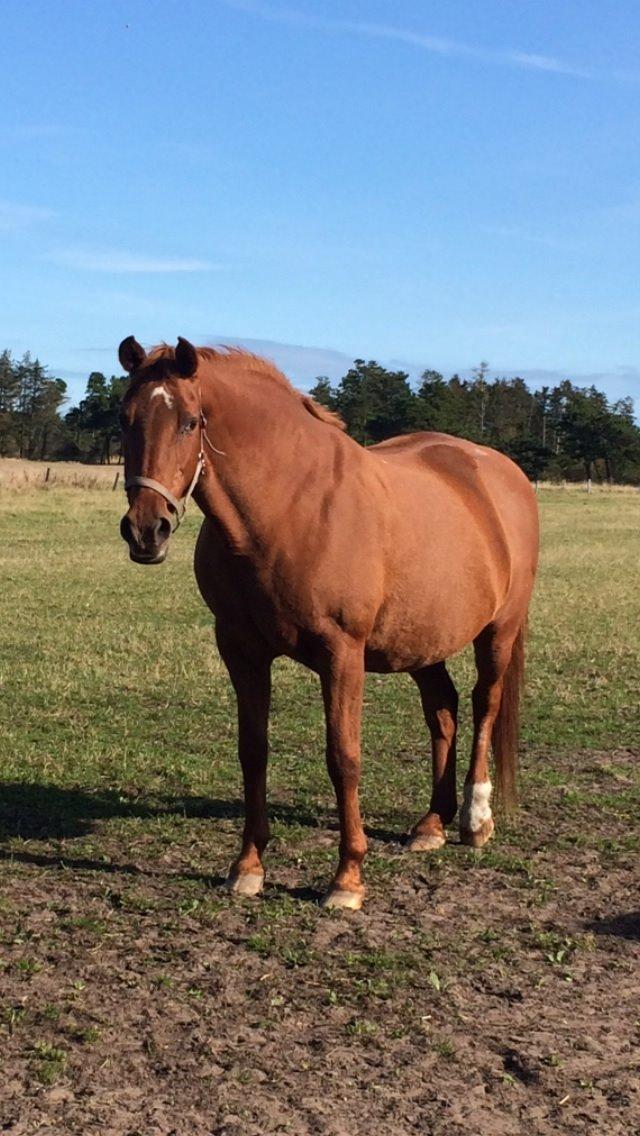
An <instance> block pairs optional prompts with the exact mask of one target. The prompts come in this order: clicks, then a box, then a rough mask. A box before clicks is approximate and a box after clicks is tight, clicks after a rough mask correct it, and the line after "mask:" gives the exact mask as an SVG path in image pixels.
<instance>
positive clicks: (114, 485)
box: [112, 470, 120, 489]
mask: <svg viewBox="0 0 640 1136" xmlns="http://www.w3.org/2000/svg"><path fill="white" fill-rule="evenodd" d="M119 480H120V470H117V471H116V476H115V478H114V481H113V485H112V489H115V488H116V486H117V484H118V481H119Z"/></svg>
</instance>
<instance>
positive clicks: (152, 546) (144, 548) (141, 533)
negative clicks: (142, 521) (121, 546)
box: [120, 513, 172, 564]
mask: <svg viewBox="0 0 640 1136" xmlns="http://www.w3.org/2000/svg"><path fill="white" fill-rule="evenodd" d="M171 532H172V527H171V521H170V520H169V518H168V517H156V519H155V520H153V521H152V522H151V523H150V524H146V525H144V526H143V527H141V528H139V527H138V525H137V524H136V523H135V521H134V520H133V519H132V518H131V516H130V515H129V513H125V515H124V517H123V518H122V520H121V522H120V535H121V537H122V539H123V540H124V541H126V543H127V544H128V545H129V556H130V557H131V559H132V560H133V561H135V563H136V564H162V562H163V560H165V559H166V556H167V551H168V548H169V537H170V536H171Z"/></svg>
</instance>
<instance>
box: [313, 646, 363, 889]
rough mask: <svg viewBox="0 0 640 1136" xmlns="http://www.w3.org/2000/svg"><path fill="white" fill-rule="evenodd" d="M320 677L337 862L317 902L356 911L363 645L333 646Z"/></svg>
mask: <svg viewBox="0 0 640 1136" xmlns="http://www.w3.org/2000/svg"><path fill="white" fill-rule="evenodd" d="M332 646H333V645H332ZM320 677H321V680H322V694H323V698H324V707H325V717H326V725H327V768H328V770H329V776H330V777H331V780H332V782H333V786H334V789H335V791H336V799H337V802H338V813H339V817H340V862H339V864H338V870H337V872H336V874H335V876H334V879H333V882H332V884H331V887H330V888H329V891H328V892H327V894H326V896H325V898H324V901H323V903H324V906H325V907H348V908H351V909H353V910H357V909H358V908H360V907H362V901H363V899H364V886H363V884H362V880H361V876H360V867H361V864H362V861H363V860H364V856H365V852H366V850H367V841H366V837H365V835H364V830H363V827H362V818H361V816H360V802H359V800H358V785H359V782H360V725H361V720H362V699H363V691H364V649H363V646H362V645H361V644H354V643H353V642H352V641H347V642H342V643H340V644H339V645H337V646H336V647H335V650H332V652H331V654H330V655H329V656H328V658H327V660H326V663H325V666H324V667H323V668H322V670H321V674H320Z"/></svg>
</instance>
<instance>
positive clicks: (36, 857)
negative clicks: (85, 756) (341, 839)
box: [0, 781, 401, 885]
mask: <svg viewBox="0 0 640 1136" xmlns="http://www.w3.org/2000/svg"><path fill="white" fill-rule="evenodd" d="M270 815H271V817H272V819H274V820H276V819H277V821H279V822H280V823H283V824H284V825H291V826H302V827H304V828H310V829H320V828H322V829H324V830H325V831H326V830H329V831H336V830H337V828H338V825H337V820H336V818H335V815H330V814H328V813H327V812H326V811H325V810H324V809H319V810H318V811H317V812H316V811H314V810H312V809H311V808H310V807H309V806H308V805H306V804H303V803H293V804H289V803H287V802H283V801H278V800H275V801H274V802H272V805H271V808H270ZM171 816H180V817H184V818H185V819H207V820H208V819H211V820H212V821H215V820H237V821H240V820H241V819H242V818H243V817H244V805H243V803H242V802H241V801H240V800H233V799H229V800H225V799H223V798H218V797H199V796H192V795H188V794H177V795H170V794H163V795H161V796H157V795H155V796H154V798H153V800H150V799H148V798H146V797H142V796H140V797H135V796H133V795H126V794H123V793H118V792H117V791H115V790H111V789H100V790H96V791H95V792H90V791H88V790H84V789H66V788H62V787H61V786H59V785H47V784H37V783H35V784H34V783H26V782H20V781H13V782H6V783H4V784H1V783H0V841H10V840H12V839H16V838H18V839H20V840H30V841H33V840H39V841H43V842H47V841H52V840H73V839H77V838H80V837H83V836H88V835H90V834H92V833H94V832H95V831H96V828H97V827H98V826H99V822H100V821H108V820H112V819H115V818H120V819H128V818H131V819H138V820H153V819H158V818H162V817H171ZM366 831H367V835H368V836H369V837H371V838H372V839H374V840H379V841H382V842H384V843H396V844H397V843H398V842H399V840H401V837H400V836H399V831H396V832H391V831H389V830H387V829H381V828H372V827H367V829H366ZM68 851H69V852H71V855H70V856H69V855H67V852H68ZM0 860H14V861H17V862H22V863H30V864H34V865H36V866H40V867H46V866H55V865H60V864H61V863H64V864H66V865H67V866H68V867H74V868H79V869H85V870H88V871H102V872H106V873H124V874H129V875H148V874H149V870H148V869H146V868H145V869H142V868H139V867H137V866H136V865H134V864H123V863H114V862H110V861H105V860H93V859H88V858H83V857H81V856H80V857H74V856H73V851H72V849H71V848H69V849H65V850H64V854H63V853H62V852H59V853H58V854H55V853H53V854H52V853H51V852H50V851H48V850H46V851H45V850H43V851H42V852H39V851H36V850H32V849H29V850H21V849H19V848H15V846H11V847H9V848H4V849H2V848H0ZM151 874H156V873H155V872H153V871H151ZM159 874H161V873H159ZM184 874H185V873H181V875H184ZM186 874H187V875H188V874H189V873H186ZM193 878H198V879H204V878H205V877H202V876H197V877H196V875H195V874H194V876H193ZM206 879H207V882H209V883H211V885H214V884H216V883H221V882H222V880H221V879H217V877H215V878H214V877H207V878H206Z"/></svg>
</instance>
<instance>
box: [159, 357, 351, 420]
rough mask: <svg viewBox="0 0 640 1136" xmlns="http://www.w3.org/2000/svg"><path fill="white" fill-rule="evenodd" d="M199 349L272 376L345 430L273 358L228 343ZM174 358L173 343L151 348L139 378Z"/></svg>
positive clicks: (227, 363) (317, 414)
mask: <svg viewBox="0 0 640 1136" xmlns="http://www.w3.org/2000/svg"><path fill="white" fill-rule="evenodd" d="M196 351H197V353H198V356H199V357H200V359H205V360H207V361H209V362H213V363H216V364H222V365H225V366H234V365H235V366H238V365H242V364H244V365H245V367H246V368H247V369H248V370H250V371H252V372H253V373H254V374H259V375H263V376H264V377H265V378H266V379H271V380H272V381H273V382H276V383H278V385H279V386H281V387H284V388H285V389H286V390H288V391H290V393H291V394H292V395H293V396H294V397H295V398H298V399H300V400H301V402H302V405H303V406H304V408H305V410H306V411H308V413H309V414H312V415H313V417H314V418H317V419H318V420H319V421H320V422H326V423H327V425H328V426H336V427H337V428H338V430H344V429H345V424H344V422H343V421H342V418H341V417H340V415H339V414H336V413H335V412H334V411H333V410H329V409H328V407H326V406H322V405H321V403H319V402H316V400H315V399H314V398H312V397H311V395H309V394H301V393H300V391H297V390H296V388H295V387H294V386H293V385H292V384H291V383H290V382H289V380H288V378H287V377H286V375H283V373H282V371H280V370H279V369H278V367H276V365H275V363H272V362H271V360H270V359H265V358H264V357H263V356H262V355H254V353H253V352H252V351H247V350H246V348H244V347H231V346H227V345H226V344H224V345H222V346H221V347H196ZM174 359H175V350H174V348H173V347H172V346H171V344H169V343H159V344H158V346H157V347H152V348H151V350H150V351H149V352H148V353H147V356H146V358H145V360H144V362H143V363H142V366H141V367H140V370H139V372H138V376H137V378H139V379H141V380H144V378H145V374H144V372H145V371H146V370H147V369H150V368H152V367H154V365H157V364H158V363H162V361H163V360H166V361H167V362H171V361H173V360H174ZM149 377H151V376H149Z"/></svg>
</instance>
